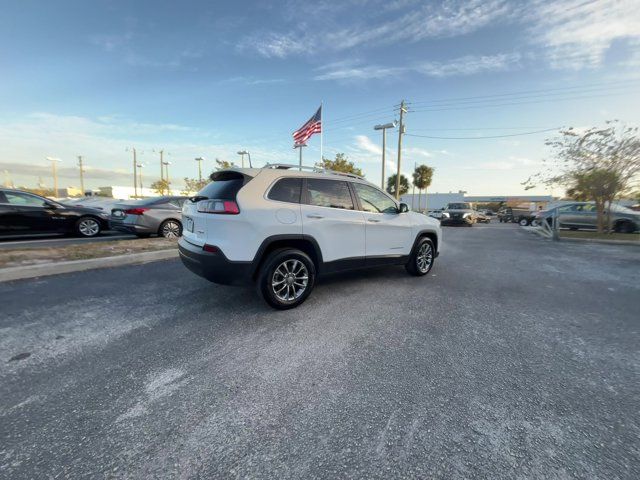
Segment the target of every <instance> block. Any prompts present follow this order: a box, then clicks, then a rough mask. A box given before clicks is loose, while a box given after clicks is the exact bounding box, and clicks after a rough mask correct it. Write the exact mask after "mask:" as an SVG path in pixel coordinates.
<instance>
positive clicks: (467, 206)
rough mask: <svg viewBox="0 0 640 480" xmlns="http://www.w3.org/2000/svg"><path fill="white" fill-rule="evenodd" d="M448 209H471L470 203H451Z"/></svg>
mask: <svg viewBox="0 0 640 480" xmlns="http://www.w3.org/2000/svg"><path fill="white" fill-rule="evenodd" d="M447 210H471V205H470V204H469V203H450V204H449V205H447Z"/></svg>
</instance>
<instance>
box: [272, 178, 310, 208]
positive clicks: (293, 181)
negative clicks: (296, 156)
mask: <svg viewBox="0 0 640 480" xmlns="http://www.w3.org/2000/svg"><path fill="white" fill-rule="evenodd" d="M301 194H302V179H301V178H281V179H280V180H278V181H277V182H276V184H275V185H274V186H273V187H272V188H271V190H270V191H269V195H267V198H268V199H269V200H277V201H278V202H288V203H300V195H301Z"/></svg>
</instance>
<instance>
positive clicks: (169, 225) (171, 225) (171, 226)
mask: <svg viewBox="0 0 640 480" xmlns="http://www.w3.org/2000/svg"><path fill="white" fill-rule="evenodd" d="M162 236H163V237H164V238H178V237H179V236H180V225H178V224H177V223H176V222H166V223H165V224H164V225H163V226H162Z"/></svg>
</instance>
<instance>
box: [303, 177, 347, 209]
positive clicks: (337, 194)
mask: <svg viewBox="0 0 640 480" xmlns="http://www.w3.org/2000/svg"><path fill="white" fill-rule="evenodd" d="M307 203H308V204H309V205H315V206H318V207H330V208H341V209H344V210H354V209H355V208H354V205H353V200H352V198H351V192H350V191H349V185H347V182H344V181H341V180H321V179H317V178H309V179H307Z"/></svg>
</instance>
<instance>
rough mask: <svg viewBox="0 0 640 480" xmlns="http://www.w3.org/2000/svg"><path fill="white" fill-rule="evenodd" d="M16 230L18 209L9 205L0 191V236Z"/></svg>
mask: <svg viewBox="0 0 640 480" xmlns="http://www.w3.org/2000/svg"><path fill="white" fill-rule="evenodd" d="M18 232H19V226H18V209H17V208H16V207H14V206H13V205H10V204H9V202H8V201H7V197H5V195H4V192H2V191H0V237H2V236H5V235H16V234H17V233H18Z"/></svg>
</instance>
